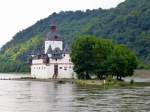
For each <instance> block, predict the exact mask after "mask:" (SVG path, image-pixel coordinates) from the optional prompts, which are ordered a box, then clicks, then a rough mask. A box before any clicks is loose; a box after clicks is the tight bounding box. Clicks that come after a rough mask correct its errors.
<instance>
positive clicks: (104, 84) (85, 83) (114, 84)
mask: <svg viewBox="0 0 150 112" xmlns="http://www.w3.org/2000/svg"><path fill="white" fill-rule="evenodd" d="M75 83H76V84H77V85H78V86H82V87H99V88H108V89H109V88H134V87H145V86H150V82H134V81H131V82H125V81H117V80H111V81H109V82H108V81H106V80H75Z"/></svg>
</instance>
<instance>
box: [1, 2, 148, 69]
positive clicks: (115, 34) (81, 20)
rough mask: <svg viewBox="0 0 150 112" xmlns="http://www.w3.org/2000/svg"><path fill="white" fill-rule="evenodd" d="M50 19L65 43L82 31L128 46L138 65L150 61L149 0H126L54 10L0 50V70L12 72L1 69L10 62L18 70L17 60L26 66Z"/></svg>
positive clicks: (40, 48)
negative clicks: (112, 4)
mask: <svg viewBox="0 0 150 112" xmlns="http://www.w3.org/2000/svg"><path fill="white" fill-rule="evenodd" d="M51 20H55V22H56V24H57V25H58V29H59V32H60V34H61V35H62V36H63V37H64V39H65V42H67V43H72V42H73V40H74V39H75V38H76V37H78V36H79V35H83V34H84V35H85V34H87V35H95V36H97V37H102V38H107V39H112V41H113V43H119V44H124V45H126V46H127V47H129V48H131V49H132V50H133V51H134V52H135V53H136V55H137V57H138V59H139V61H140V62H141V67H145V64H150V0H126V1H125V2H124V3H121V4H120V5H119V6H118V7H116V8H114V9H109V10H102V9H95V10H87V11H86V12H82V11H76V12H73V11H68V12H60V13H53V14H52V15H50V16H49V17H48V18H46V19H43V20H40V21H38V22H37V23H36V24H34V25H33V26H31V27H29V28H27V29H25V30H23V31H20V32H18V33H17V34H16V35H15V36H14V37H13V39H12V40H11V41H10V42H8V43H7V44H6V45H4V46H3V47H2V49H1V51H0V72H10V71H12V70H9V69H4V68H7V67H8V65H9V64H10V65H13V67H14V71H18V72H19V71H20V70H18V69H17V66H18V65H17V64H15V63H16V62H19V63H21V62H23V63H24V65H21V66H22V67H25V66H27V65H26V61H27V58H28V57H29V55H31V54H32V53H34V52H36V53H38V52H41V50H42V49H43V40H44V35H45V34H46V33H47V32H48V31H49V24H50V22H51ZM4 63H6V64H4ZM143 65H144V66H143ZM2 66H3V67H2ZM22 67H21V68H22ZM10 68H11V67H10ZM21 71H22V70H21ZM25 71H29V70H25Z"/></svg>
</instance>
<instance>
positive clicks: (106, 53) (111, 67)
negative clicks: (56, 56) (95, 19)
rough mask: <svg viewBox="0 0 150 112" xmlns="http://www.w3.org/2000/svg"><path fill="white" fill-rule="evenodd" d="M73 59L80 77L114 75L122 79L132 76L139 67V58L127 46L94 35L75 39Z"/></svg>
mask: <svg viewBox="0 0 150 112" xmlns="http://www.w3.org/2000/svg"><path fill="white" fill-rule="evenodd" d="M71 60H72V62H73V63H74V71H75V72H76V73H77V76H78V78H79V79H90V78H91V77H92V75H96V76H97V77H98V78H99V79H102V78H106V77H107V76H109V75H112V76H116V77H117V79H118V80H121V78H122V77H126V76H132V75H133V73H134V69H136V68H137V58H136V56H135V55H134V54H133V53H132V52H131V51H130V50H129V49H128V48H127V47H125V46H123V45H113V44H112V43H111V41H109V40H104V39H98V38H96V37H93V36H83V37H79V38H78V39H77V40H76V41H74V43H73V45H72V51H71Z"/></svg>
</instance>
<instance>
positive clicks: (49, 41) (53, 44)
mask: <svg viewBox="0 0 150 112" xmlns="http://www.w3.org/2000/svg"><path fill="white" fill-rule="evenodd" d="M56 48H57V49H60V50H63V38H62V37H61V36H60V35H59V34H58V33H57V27H56V25H55V24H54V23H52V24H51V25H50V32H48V33H47V35H46V40H45V54H50V50H55V49H56Z"/></svg>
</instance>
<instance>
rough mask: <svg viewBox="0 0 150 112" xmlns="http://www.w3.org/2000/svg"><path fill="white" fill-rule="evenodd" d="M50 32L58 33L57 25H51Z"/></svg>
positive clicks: (52, 23)
mask: <svg viewBox="0 0 150 112" xmlns="http://www.w3.org/2000/svg"><path fill="white" fill-rule="evenodd" d="M50 30H51V32H56V30H57V27H56V24H55V23H54V21H53V22H51V24H50Z"/></svg>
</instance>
